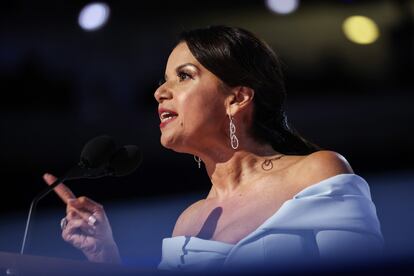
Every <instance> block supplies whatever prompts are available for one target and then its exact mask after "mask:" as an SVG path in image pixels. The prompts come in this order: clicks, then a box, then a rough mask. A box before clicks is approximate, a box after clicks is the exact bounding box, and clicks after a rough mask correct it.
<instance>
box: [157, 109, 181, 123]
mask: <svg viewBox="0 0 414 276" xmlns="http://www.w3.org/2000/svg"><path fill="white" fill-rule="evenodd" d="M158 114H159V116H160V120H161V123H160V127H163V126H165V125H166V124H168V123H169V122H171V121H172V120H174V119H175V118H177V116H178V114H177V113H176V112H174V111H171V110H166V109H160V110H158Z"/></svg>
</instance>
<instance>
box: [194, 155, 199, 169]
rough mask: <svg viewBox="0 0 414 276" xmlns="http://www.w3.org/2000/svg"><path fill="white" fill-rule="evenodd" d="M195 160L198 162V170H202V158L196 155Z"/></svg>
mask: <svg viewBox="0 0 414 276" xmlns="http://www.w3.org/2000/svg"><path fill="white" fill-rule="evenodd" d="M194 160H195V161H196V162H197V164H198V168H199V169H200V168H201V158H200V157H198V156H196V155H194Z"/></svg>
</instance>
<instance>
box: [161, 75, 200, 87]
mask: <svg viewBox="0 0 414 276" xmlns="http://www.w3.org/2000/svg"><path fill="white" fill-rule="evenodd" d="M177 77H178V78H179V80H180V82H181V81H185V80H186V79H187V78H190V79H192V78H193V77H192V76H191V75H190V74H189V73H186V72H183V71H179V72H178V73H177ZM165 82H166V80H165V79H160V80H159V81H158V86H161V85H163V84H164V83H165Z"/></svg>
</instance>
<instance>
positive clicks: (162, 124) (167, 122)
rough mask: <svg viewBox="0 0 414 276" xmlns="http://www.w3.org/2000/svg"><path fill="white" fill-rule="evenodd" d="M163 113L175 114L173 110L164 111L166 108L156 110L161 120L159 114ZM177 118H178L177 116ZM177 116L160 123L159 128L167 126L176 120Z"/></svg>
mask: <svg viewBox="0 0 414 276" xmlns="http://www.w3.org/2000/svg"><path fill="white" fill-rule="evenodd" d="M163 112H170V113H173V114H177V112H175V111H173V110H171V109H166V108H158V116H159V117H160V118H161V114H162V113H163ZM177 116H178V114H177ZM177 116H176V117H174V118H172V119H169V120H167V121H165V122H161V123H160V128H163V127H165V126H166V125H167V124H169V123H171V122H172V121H174V120H175V119H176V118H177Z"/></svg>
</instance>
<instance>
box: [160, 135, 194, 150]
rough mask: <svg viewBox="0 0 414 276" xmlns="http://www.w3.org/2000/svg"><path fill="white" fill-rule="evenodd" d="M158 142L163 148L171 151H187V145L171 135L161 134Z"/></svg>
mask: <svg viewBox="0 0 414 276" xmlns="http://www.w3.org/2000/svg"><path fill="white" fill-rule="evenodd" d="M160 142H161V145H162V146H163V147H164V148H167V149H170V150H172V151H175V152H179V153H189V151H188V147H186V146H185V144H186V143H184V142H183V141H182V140H177V139H174V138H172V137H162V136H161V141H160Z"/></svg>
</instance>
